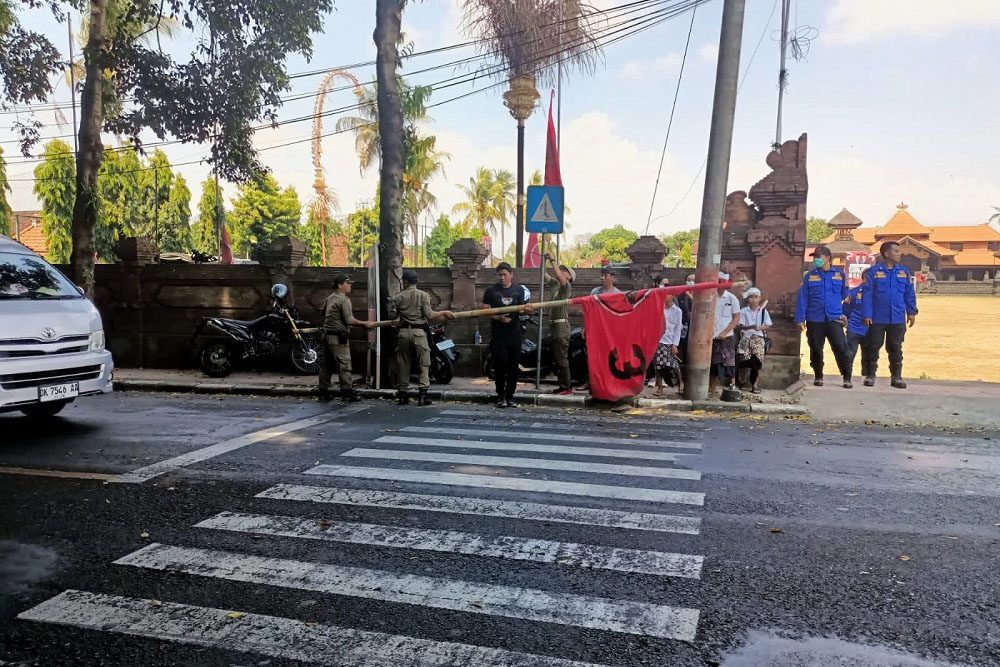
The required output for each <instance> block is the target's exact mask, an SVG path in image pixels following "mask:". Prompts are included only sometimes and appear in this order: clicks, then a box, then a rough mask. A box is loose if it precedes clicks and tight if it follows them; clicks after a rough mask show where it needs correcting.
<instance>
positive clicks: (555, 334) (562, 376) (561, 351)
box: [552, 320, 572, 390]
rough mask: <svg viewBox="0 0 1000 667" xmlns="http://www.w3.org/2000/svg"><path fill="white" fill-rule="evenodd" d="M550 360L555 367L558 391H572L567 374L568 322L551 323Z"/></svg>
mask: <svg viewBox="0 0 1000 667" xmlns="http://www.w3.org/2000/svg"><path fill="white" fill-rule="evenodd" d="M552 360H553V362H554V364H555V367H556V378H557V379H558V380H559V389H560V390H564V389H572V385H571V379H570V374H569V322H568V321H566V320H563V321H560V322H553V323H552Z"/></svg>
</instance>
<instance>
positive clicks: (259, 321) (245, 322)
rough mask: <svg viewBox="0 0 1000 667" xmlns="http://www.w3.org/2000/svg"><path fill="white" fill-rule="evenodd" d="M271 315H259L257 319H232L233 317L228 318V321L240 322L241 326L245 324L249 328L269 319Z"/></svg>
mask: <svg viewBox="0 0 1000 667" xmlns="http://www.w3.org/2000/svg"><path fill="white" fill-rule="evenodd" d="M269 317H270V315H262V316H261V317H258V318H257V319H255V320H232V319H227V320H226V321H227V322H232V323H233V324H238V325H240V326H244V327H248V328H249V327H252V326H254V325H256V324H260V323H261V322H263V321H264V320H266V319H268V318H269Z"/></svg>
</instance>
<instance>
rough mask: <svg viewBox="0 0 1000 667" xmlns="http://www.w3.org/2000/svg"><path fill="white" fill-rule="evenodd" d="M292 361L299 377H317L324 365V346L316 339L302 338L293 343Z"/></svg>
mask: <svg viewBox="0 0 1000 667" xmlns="http://www.w3.org/2000/svg"><path fill="white" fill-rule="evenodd" d="M291 359H292V367H293V368H294V369H295V372H296V373H298V374H299V375H316V374H317V373H319V367H320V366H321V365H322V364H323V346H322V345H321V344H320V342H319V341H318V340H316V339H314V338H301V339H299V340H297V341H295V342H294V343H292V352H291Z"/></svg>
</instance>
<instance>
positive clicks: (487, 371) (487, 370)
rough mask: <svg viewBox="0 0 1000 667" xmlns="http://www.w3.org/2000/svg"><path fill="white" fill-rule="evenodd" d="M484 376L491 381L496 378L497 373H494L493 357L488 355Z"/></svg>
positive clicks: (484, 365)
mask: <svg viewBox="0 0 1000 667" xmlns="http://www.w3.org/2000/svg"><path fill="white" fill-rule="evenodd" d="M483 375H485V376H486V377H487V378H489V379H490V380H493V379H495V378H496V373H494V372H493V355H491V354H487V355H486V361H485V362H483Z"/></svg>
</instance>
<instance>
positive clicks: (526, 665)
mask: <svg viewBox="0 0 1000 667" xmlns="http://www.w3.org/2000/svg"><path fill="white" fill-rule="evenodd" d="M236 613H239V612H236ZM233 614H234V612H233V611H232V610H229V609H214V608H211V607H196V606H193V605H187V604H176V603H172V602H160V601H158V600H157V601H154V600H142V599H138V598H127V597H120V596H117V595H104V594H99V593H87V592H84V591H76V590H68V591H65V592H63V593H61V594H59V595H58V596H56V597H54V598H52V599H51V600H48V601H46V602H43V603H42V604H40V605H38V606H37V607H35V608H33V609H30V610H28V611H26V612H24V613H22V614H21V615H20V616H18V618H20V619H22V620H26V621H40V622H43V623H56V624H59V625H70V626H73V627H78V628H85V629H88V630H95V631H111V632H117V633H121V634H125V635H129V636H133V637H147V638H150V639H158V640H162V641H170V642H177V643H179V644H194V645H197V646H221V647H224V648H226V649H228V650H232V651H239V652H241V653H255V654H259V655H266V656H270V657H272V658H285V659H288V660H299V661H301V662H307V663H313V664H319V665H335V666H338V667H340V666H343V665H365V667H400V666H401V665H407V666H408V667H454V666H455V665H475V666H476V667H511V666H512V665H517V666H518V667H600V666H599V665H594V664H592V663H583V662H575V661H572V660H562V659H560V658H551V657H547V656H542V655H531V654H528V653H517V652H514V651H504V650H502V649H495V648H488V647H482V646H472V645H469V644H457V643H454V642H437V641H430V640H426V639H416V638H413V637H404V636H401V635H389V634H384V633H381V632H368V631H365V630H354V629H350V628H342V627H337V626H334V625H319V624H316V623H306V622H303V621H299V620H295V619H291V618H281V617H278V616H265V615H262V614H253V613H245V614H242V615H240V616H238V617H237V618H233Z"/></svg>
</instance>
